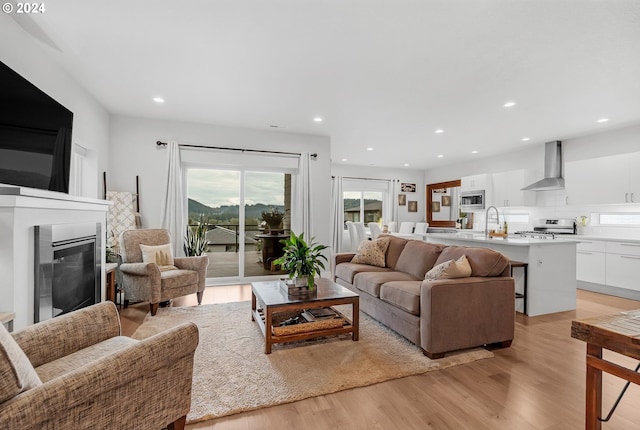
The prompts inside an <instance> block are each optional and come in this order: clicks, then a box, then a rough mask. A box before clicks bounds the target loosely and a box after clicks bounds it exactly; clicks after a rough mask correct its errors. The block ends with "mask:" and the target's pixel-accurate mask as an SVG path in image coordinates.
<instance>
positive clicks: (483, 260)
mask: <svg viewBox="0 0 640 430" xmlns="http://www.w3.org/2000/svg"><path fill="white" fill-rule="evenodd" d="M381 237H384V235H383V236H381ZM389 237H390V242H389V246H388V248H387V251H386V255H385V257H386V259H385V261H386V267H376V266H370V265H367V264H356V263H351V259H352V258H353V256H354V255H355V253H339V254H334V256H333V258H332V262H331V263H332V264H331V266H332V267H331V269H332V275H333V279H334V280H335V281H336V282H337V283H338V284H340V285H343V286H345V287H347V288H349V289H350V290H352V291H355V292H357V293H358V294H359V295H360V309H362V310H363V311H364V312H366V313H367V314H369V315H371V316H372V317H373V318H375V319H377V320H378V321H380V322H381V323H383V324H385V325H386V326H388V327H389V328H391V329H393V330H394V331H396V332H398V333H399V334H401V335H402V336H404V337H406V338H407V339H409V340H410V341H412V342H413V343H415V344H416V345H419V346H420V347H421V348H422V350H423V352H424V354H425V355H427V356H428V357H430V358H441V357H443V356H444V354H445V353H446V352H450V351H455V350H459V349H464V348H470V347H476V346H481V345H488V344H496V345H499V346H503V347H508V346H510V345H511V341H512V340H513V335H514V325H515V310H514V309H515V286H514V280H513V278H512V277H510V276H509V259H508V258H507V257H505V256H504V255H502V254H500V253H499V252H497V251H494V250H491V249H487V248H473V247H465V246H446V245H440V244H433V243H426V242H423V241H419V240H410V239H404V238H400V237H395V236H389ZM463 254H464V255H466V257H467V260H468V261H469V263H470V265H471V269H472V272H471V276H470V277H468V278H458V279H439V280H430V281H426V280H424V278H425V274H426V273H427V272H428V271H429V270H430V269H431V268H432V267H434V266H436V265H438V264H440V263H443V262H445V261H448V260H451V259H454V260H455V259H458V258H459V257H460V256H462V255H463Z"/></svg>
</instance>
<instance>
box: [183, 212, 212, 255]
mask: <svg viewBox="0 0 640 430" xmlns="http://www.w3.org/2000/svg"><path fill="white" fill-rule="evenodd" d="M208 230H209V224H208V223H207V222H205V221H204V216H202V215H201V216H200V221H199V222H198V224H196V225H194V226H187V235H186V236H185V237H184V245H183V248H184V253H185V255H186V256H187V257H195V256H198V255H205V254H206V252H207V248H208V247H209V242H208V241H207V237H206V235H207V231H208Z"/></svg>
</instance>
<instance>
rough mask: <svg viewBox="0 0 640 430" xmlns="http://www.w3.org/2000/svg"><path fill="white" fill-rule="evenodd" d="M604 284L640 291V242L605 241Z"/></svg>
mask: <svg viewBox="0 0 640 430" xmlns="http://www.w3.org/2000/svg"><path fill="white" fill-rule="evenodd" d="M606 247H607V254H606V255H607V259H606V279H605V283H606V285H609V286H612V287H619V288H627V289H630V290H638V291H640V281H639V280H638V273H640V243H637V242H618V241H615V242H614V241H607V242H606Z"/></svg>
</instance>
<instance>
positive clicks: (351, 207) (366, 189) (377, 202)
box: [343, 179, 389, 228]
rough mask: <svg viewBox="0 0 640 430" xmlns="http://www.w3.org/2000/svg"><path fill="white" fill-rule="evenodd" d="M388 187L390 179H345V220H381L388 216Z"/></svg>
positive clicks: (363, 221)
mask: <svg viewBox="0 0 640 430" xmlns="http://www.w3.org/2000/svg"><path fill="white" fill-rule="evenodd" d="M388 187H389V181H382V180H380V181H378V180H362V179H360V180H355V179H345V181H344V186H343V188H344V192H343V204H344V221H345V222H347V221H353V222H362V223H364V224H368V223H370V222H381V221H382V220H383V219H384V217H385V216H387V214H386V208H387V207H388V206H389V204H388V201H387V200H388V194H389V193H388V191H387V189H388ZM345 228H346V226H345Z"/></svg>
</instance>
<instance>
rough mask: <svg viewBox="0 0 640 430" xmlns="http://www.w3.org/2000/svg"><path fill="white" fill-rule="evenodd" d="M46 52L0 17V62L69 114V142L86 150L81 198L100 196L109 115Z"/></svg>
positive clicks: (1, 15) (10, 22)
mask: <svg viewBox="0 0 640 430" xmlns="http://www.w3.org/2000/svg"><path fill="white" fill-rule="evenodd" d="M50 52H51V48H49V47H46V46H44V45H43V44H42V43H40V42H38V41H36V40H35V39H34V38H33V37H32V36H31V35H29V34H28V33H26V32H25V31H24V30H23V29H22V28H21V27H20V26H19V25H18V24H17V23H16V22H15V21H14V20H13V19H11V18H10V17H9V15H7V14H0V59H1V60H2V62H3V63H5V64H6V65H7V66H9V67H11V68H12V69H13V70H14V71H16V72H17V73H19V74H20V75H22V76H23V77H24V78H25V79H27V80H28V81H30V82H31V83H32V84H34V85H35V86H37V87H38V88H40V89H41V90H42V91H44V92H45V93H47V94H48V95H49V96H51V97H52V98H54V99H55V100H56V101H58V102H59V103H61V104H62V105H64V106H65V107H66V108H67V109H69V110H71V111H72V112H73V137H72V141H73V143H74V144H78V145H81V146H82V147H84V148H86V149H87V156H86V159H85V163H84V166H83V167H84V168H83V173H82V174H83V177H82V183H83V188H82V191H81V195H82V196H84V197H92V198H96V197H102V192H101V189H102V184H101V180H100V178H101V174H102V172H103V171H104V170H107V166H108V165H107V162H108V159H107V145H108V131H109V116H108V114H107V112H106V111H105V109H104V108H103V107H102V106H101V105H100V104H99V103H98V102H97V101H96V100H95V99H94V98H93V97H92V96H91V95H90V94H89V93H88V92H86V91H85V90H84V89H83V88H82V87H81V86H80V85H79V84H78V83H77V82H76V81H75V80H74V79H73V78H72V77H71V76H70V75H69V74H68V73H67V72H66V71H65V70H63V69H62V68H60V67H59V66H58V65H57V64H56V63H55V62H54V61H53V60H52V59H51V57H50ZM71 175H72V179H73V175H75V172H73V171H72V172H71ZM71 182H73V180H72V181H71Z"/></svg>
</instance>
